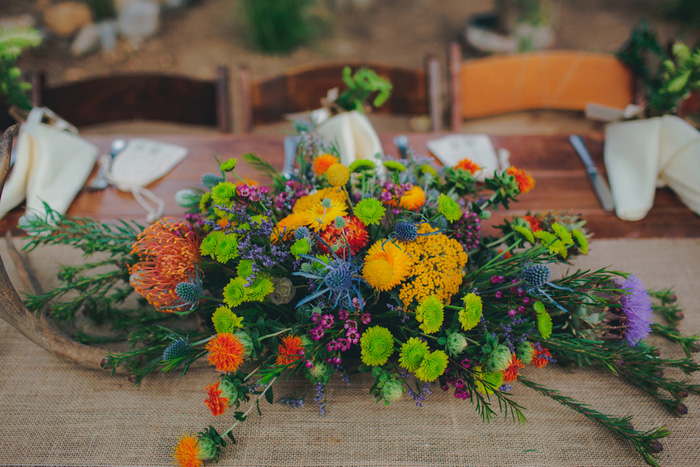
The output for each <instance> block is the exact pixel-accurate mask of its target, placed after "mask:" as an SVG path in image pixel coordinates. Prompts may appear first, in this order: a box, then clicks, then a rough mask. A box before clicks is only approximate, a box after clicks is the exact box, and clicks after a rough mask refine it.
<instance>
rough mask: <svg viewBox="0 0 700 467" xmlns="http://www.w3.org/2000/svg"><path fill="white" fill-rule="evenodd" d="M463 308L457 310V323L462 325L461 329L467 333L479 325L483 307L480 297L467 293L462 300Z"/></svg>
mask: <svg viewBox="0 0 700 467" xmlns="http://www.w3.org/2000/svg"><path fill="white" fill-rule="evenodd" d="M462 301H463V302H464V308H462V309H461V310H459V322H460V323H461V324H462V329H464V330H465V331H469V330H470V329H472V328H474V327H475V326H476V325H477V324H479V320H480V319H481V312H482V310H483V305H482V303H481V297H480V296H478V295H476V294H475V293H473V292H472V293H468V294H467V295H465V296H464V297H463V298H462Z"/></svg>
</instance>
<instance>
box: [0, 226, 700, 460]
mask: <svg viewBox="0 0 700 467" xmlns="http://www.w3.org/2000/svg"><path fill="white" fill-rule="evenodd" d="M2 253H3V258H4V259H5V260H6V264H7V254H6V252H5V251H4V245H3V251H2ZM67 254H68V255H70V253H66V251H65V250H61V249H58V250H56V249H54V250H50V251H49V252H48V253H47V252H45V251H44V250H42V251H36V252H34V253H32V256H31V258H32V259H33V262H34V264H35V265H37V264H41V273H42V275H43V276H44V277H43V279H42V280H48V278H49V277H50V275H51V274H52V270H51V269H50V268H49V267H48V265H49V264H51V263H52V262H53V261H54V259H52V258H56V257H61V256H62V255H63V256H66V255H67ZM607 265H614V266H615V267H616V268H618V269H620V270H625V271H629V272H635V273H636V274H637V275H638V276H639V277H640V278H641V279H642V280H643V281H644V283H645V284H646V285H647V287H650V288H665V287H668V286H675V290H676V291H677V294H678V296H679V298H680V304H681V306H682V307H683V308H684V309H685V310H686V319H685V320H684V321H683V322H682V324H681V325H680V328H681V330H682V331H684V332H686V333H697V332H698V331H700V294H699V293H698V289H697V283H698V282H697V281H698V277H699V276H700V240H660V239H652V240H606V241H595V242H594V243H593V244H592V248H591V253H590V255H589V256H588V257H584V258H581V259H580V260H578V261H577V266H580V267H582V268H589V267H596V268H597V267H600V266H607ZM8 269H12V268H11V266H8ZM11 273H12V272H11ZM659 343H660V344H661V345H662V349H663V351H664V354H665V355H669V356H674V355H675V356H680V354H681V352H680V351H679V350H678V349H677V348H675V347H673V346H670V345H666V344H665V343H663V342H662V341H659ZM0 359H1V362H2V363H1V364H0V419H1V423H0V464H1V465H100V466H101V465H169V464H171V463H172V457H171V453H172V447H173V445H174V444H175V443H176V442H177V437H178V436H179V435H181V434H183V433H185V432H196V431H199V430H200V429H203V428H205V427H206V426H207V425H209V424H212V425H214V426H215V427H217V428H219V429H221V430H223V429H225V428H226V427H228V426H229V424H230V423H232V422H233V419H232V417H230V416H226V415H224V416H222V417H218V418H213V417H211V416H210V415H209V413H208V409H206V407H205V406H204V404H203V400H204V398H205V395H204V389H203V387H204V386H205V385H207V384H211V383H212V382H214V381H215V374H214V373H213V372H212V371H210V370H197V371H193V372H191V373H190V374H188V375H187V376H186V377H185V378H183V379H182V380H178V377H177V376H172V375H154V376H152V377H150V378H148V379H147V380H146V381H145V383H144V384H143V385H142V387H141V388H140V389H136V388H134V387H132V386H131V385H130V383H129V382H128V381H126V379H124V378H123V377H110V376H109V375H106V374H104V373H101V372H99V371H92V370H84V369H81V368H78V367H76V366H74V365H71V364H68V363H65V362H63V361H61V360H59V359H57V358H56V357H54V356H53V355H50V354H49V353H47V352H46V351H44V350H42V349H40V348H39V347H36V346H35V345H34V344H32V343H31V342H29V341H28V340H27V339H26V338H24V337H23V336H22V335H20V334H19V333H18V332H17V331H15V330H14V329H13V328H12V327H10V326H9V325H7V324H5V323H4V322H0ZM525 374H526V375H527V376H528V377H530V378H533V379H535V380H536V381H539V382H541V383H543V384H546V385H549V386H550V387H552V388H555V389H559V390H560V391H562V392H563V393H564V394H566V395H569V396H572V397H574V398H577V399H580V400H583V401H587V402H588V403H590V404H591V405H592V406H593V407H594V408H596V409H599V410H602V411H604V412H608V413H611V414H616V415H625V414H632V415H633V416H634V425H635V427H637V428H639V429H650V428H652V427H655V426H659V425H662V424H666V425H667V426H668V427H669V428H670V429H671V436H670V437H669V438H667V439H666V440H665V441H664V448H665V449H664V452H663V453H662V454H661V455H660V457H659V460H660V462H661V464H662V465H667V466H694V465H700V401H699V400H698V398H697V397H690V398H689V399H688V400H687V405H688V410H689V413H688V415H686V416H685V417H682V418H673V417H672V416H670V415H669V414H668V413H667V412H665V411H664V410H663V409H662V408H661V406H660V405H659V404H657V403H654V402H653V401H650V400H649V399H648V398H647V397H646V396H645V395H644V394H643V393H642V392H641V391H639V390H637V389H635V388H633V387H631V386H630V385H628V384H627V383H625V382H623V381H620V380H618V379H616V378H615V377H613V376H610V375H608V374H605V373H602V372H598V371H590V370H575V371H573V372H567V371H565V370H563V369H561V368H558V367H557V366H556V365H551V366H550V367H548V368H545V369H541V370H537V369H534V368H528V369H527V370H526V372H525ZM695 382H696V383H700V378H698V377H697V376H696V377H695ZM370 385H371V382H370V381H369V380H368V378H367V377H366V376H365V375H362V376H359V375H358V376H355V377H351V384H350V385H349V386H347V385H346V384H345V383H344V382H342V381H340V380H339V379H334V380H333V381H332V382H331V384H330V385H329V386H328V406H327V413H326V416H325V417H321V416H320V415H319V412H318V408H317V406H316V404H315V403H314V402H313V391H309V392H308V393H307V403H306V406H305V407H303V408H298V409H291V408H289V407H287V406H285V405H282V404H275V405H273V406H270V405H268V404H267V403H263V404H261V408H262V410H263V417H262V418H259V417H258V416H257V415H255V412H253V415H251V417H250V418H249V420H248V421H246V422H245V423H243V424H241V425H239V427H238V428H237V429H236V430H235V434H236V436H237V438H238V444H237V445H235V446H230V447H229V448H228V449H227V451H226V454H225V456H224V457H223V459H222V460H221V465H245V466H288V465H308V466H329V465H338V466H380V465H382V466H383V465H392V466H394V465H396V466H399V465H400V466H482V465H488V466H493V465H502V466H562V465H576V466H633V465H644V464H643V462H641V460H640V458H639V456H637V454H636V452H635V451H634V449H633V448H632V447H631V446H629V445H628V444H627V443H625V442H623V441H621V440H619V439H617V438H615V437H613V436H611V435H610V433H609V432H608V431H606V430H605V429H604V428H601V427H599V426H598V425H597V424H595V423H594V422H591V421H589V420H587V419H586V418H584V417H582V416H580V415H578V414H576V413H574V412H572V411H570V410H568V409H566V408H564V407H562V406H560V405H558V404H557V403H555V402H553V401H551V400H549V399H547V398H545V397H543V396H540V395H538V394H536V393H535V392H534V391H532V390H530V389H529V388H526V387H524V386H522V385H518V384H515V385H514V388H513V391H514V393H515V395H516V396H517V397H516V398H517V400H518V401H519V402H520V403H521V404H522V405H523V406H524V407H526V408H527V410H526V412H525V414H526V416H527V417H528V423H527V424H526V425H524V426H518V425H517V424H515V423H514V422H512V421H511V420H510V419H509V420H503V419H500V418H499V419H498V420H496V421H494V422H492V423H490V424H483V423H482V422H481V420H480V418H479V416H478V415H477V414H476V413H475V411H474V408H473V406H472V405H471V404H470V403H469V402H468V401H466V402H465V401H461V400H458V399H455V398H454V397H453V396H452V395H451V394H446V393H443V392H442V391H441V390H440V389H439V388H438V387H437V386H435V387H434V394H433V395H432V396H431V397H429V398H428V401H427V402H426V403H425V407H423V408H419V407H417V406H416V405H415V404H414V402H413V401H412V399H411V398H410V397H408V396H406V397H404V399H403V400H401V401H399V402H398V403H396V404H392V405H391V407H388V408H385V407H384V406H383V405H377V404H375V402H374V399H373V398H372V397H371V396H370V395H369V394H368V388H369V386H370ZM302 389H303V385H300V384H299V381H291V382H285V383H284V384H280V385H279V386H277V387H276V388H275V397H276V398H280V397H282V396H285V395H292V394H298V393H299V392H300V391H301V390H302Z"/></svg>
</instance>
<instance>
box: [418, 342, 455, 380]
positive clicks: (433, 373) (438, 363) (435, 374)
mask: <svg viewBox="0 0 700 467" xmlns="http://www.w3.org/2000/svg"><path fill="white" fill-rule="evenodd" d="M447 362H448V357H447V354H446V353H445V352H443V351H442V350H436V351H434V352H431V353H429V354H428V355H426V356H425V358H423V361H421V362H420V366H419V367H418V370H416V378H418V379H419V380H421V381H426V382H430V381H435V380H436V379H438V378H439V377H440V376H441V375H442V374H443V373H444V372H445V370H446V369H447Z"/></svg>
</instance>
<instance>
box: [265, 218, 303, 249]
mask: <svg viewBox="0 0 700 467" xmlns="http://www.w3.org/2000/svg"><path fill="white" fill-rule="evenodd" d="M308 219H309V216H308V213H305V212H295V213H292V214H290V215H288V216H287V217H285V218H284V219H282V220H281V221H279V222H278V223H277V227H276V228H275V230H273V232H272V234H271V235H270V241H271V242H272V243H277V242H279V241H280V238H282V240H286V239H287V238H289V236H290V235H291V234H292V233H294V231H295V230H296V229H298V228H299V227H301V226H302V225H307V224H308V223H309V222H308Z"/></svg>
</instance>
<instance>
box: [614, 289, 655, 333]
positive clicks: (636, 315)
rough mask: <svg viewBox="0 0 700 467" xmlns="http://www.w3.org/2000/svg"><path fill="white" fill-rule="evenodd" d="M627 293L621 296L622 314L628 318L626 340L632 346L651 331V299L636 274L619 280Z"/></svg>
mask: <svg viewBox="0 0 700 467" xmlns="http://www.w3.org/2000/svg"><path fill="white" fill-rule="evenodd" d="M618 284H619V286H620V289H621V290H624V291H625V292H626V293H625V294H624V295H622V296H621V297H620V307H621V311H622V314H623V315H624V317H625V318H626V329H625V334H624V337H625V340H626V341H627V342H628V343H629V344H630V345H632V346H634V345H637V343H638V342H639V341H641V340H643V339H646V337H647V336H648V335H649V333H650V332H651V314H652V313H651V300H650V299H649V294H648V293H647V291H646V289H645V288H644V284H642V281H640V280H639V278H638V277H637V276H636V275H631V276H630V278H629V279H625V280H622V281H618Z"/></svg>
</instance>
